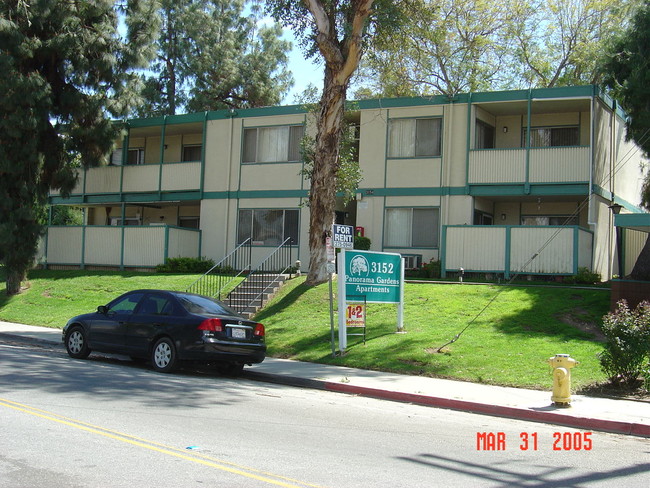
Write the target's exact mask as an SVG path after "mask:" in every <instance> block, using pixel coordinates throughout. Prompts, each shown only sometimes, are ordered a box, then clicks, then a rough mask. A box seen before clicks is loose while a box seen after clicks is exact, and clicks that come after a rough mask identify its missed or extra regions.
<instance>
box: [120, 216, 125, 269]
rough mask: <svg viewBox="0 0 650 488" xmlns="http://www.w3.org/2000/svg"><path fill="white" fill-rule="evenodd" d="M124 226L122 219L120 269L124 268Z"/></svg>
mask: <svg viewBox="0 0 650 488" xmlns="http://www.w3.org/2000/svg"><path fill="white" fill-rule="evenodd" d="M125 228H126V226H125V225H124V220H122V237H121V244H120V270H123V269H124V240H125V236H124V234H125V230H124V229H125Z"/></svg>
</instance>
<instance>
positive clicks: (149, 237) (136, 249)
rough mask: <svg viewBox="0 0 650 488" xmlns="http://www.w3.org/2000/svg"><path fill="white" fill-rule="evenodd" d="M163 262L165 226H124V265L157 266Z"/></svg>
mask: <svg viewBox="0 0 650 488" xmlns="http://www.w3.org/2000/svg"><path fill="white" fill-rule="evenodd" d="M164 262H165V227H164V226H160V227H158V226H157V227H137V226H134V227H126V228H125V229H124V265H125V266H157V265H158V264H162V263H164Z"/></svg>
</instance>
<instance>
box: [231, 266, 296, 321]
mask: <svg viewBox="0 0 650 488" xmlns="http://www.w3.org/2000/svg"><path fill="white" fill-rule="evenodd" d="M289 277H290V275H288V274H272V273H256V274H252V275H249V276H248V277H247V278H246V279H245V280H244V281H242V282H241V283H240V284H239V285H238V286H237V288H235V289H234V290H233V291H231V292H230V293H229V294H228V296H227V297H226V299H225V300H223V301H224V302H225V303H226V304H227V305H228V306H229V307H230V308H232V309H234V310H236V311H237V312H239V313H241V314H242V315H244V316H245V317H248V318H250V317H252V316H253V315H255V314H256V313H257V312H258V311H259V310H260V309H261V308H262V307H263V306H264V304H265V303H267V302H268V301H269V300H270V299H271V298H273V296H274V295H275V294H276V293H277V291H278V290H279V289H280V287H281V286H282V285H283V284H284V282H285V281H286V280H287V279H289Z"/></svg>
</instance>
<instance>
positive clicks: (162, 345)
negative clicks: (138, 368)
mask: <svg viewBox="0 0 650 488" xmlns="http://www.w3.org/2000/svg"><path fill="white" fill-rule="evenodd" d="M177 363H178V360H177V358H176V347H174V343H173V342H172V341H171V339H169V338H168V337H163V338H162V339H159V340H158V342H156V344H155V345H154V346H153V349H152V350H151V366H153V369H154V370H156V371H158V372H159V373H170V372H172V371H173V370H174V369H176V365H177Z"/></svg>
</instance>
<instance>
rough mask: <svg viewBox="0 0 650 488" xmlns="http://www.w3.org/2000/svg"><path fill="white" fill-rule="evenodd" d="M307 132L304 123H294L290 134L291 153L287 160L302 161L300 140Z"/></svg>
mask: <svg viewBox="0 0 650 488" xmlns="http://www.w3.org/2000/svg"><path fill="white" fill-rule="evenodd" d="M304 134H305V128H304V127H303V126H302V125H294V126H292V127H291V132H290V134H289V155H288V158H287V161H300V160H301V159H302V158H301V155H300V142H301V141H302V138H303V136H304Z"/></svg>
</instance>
